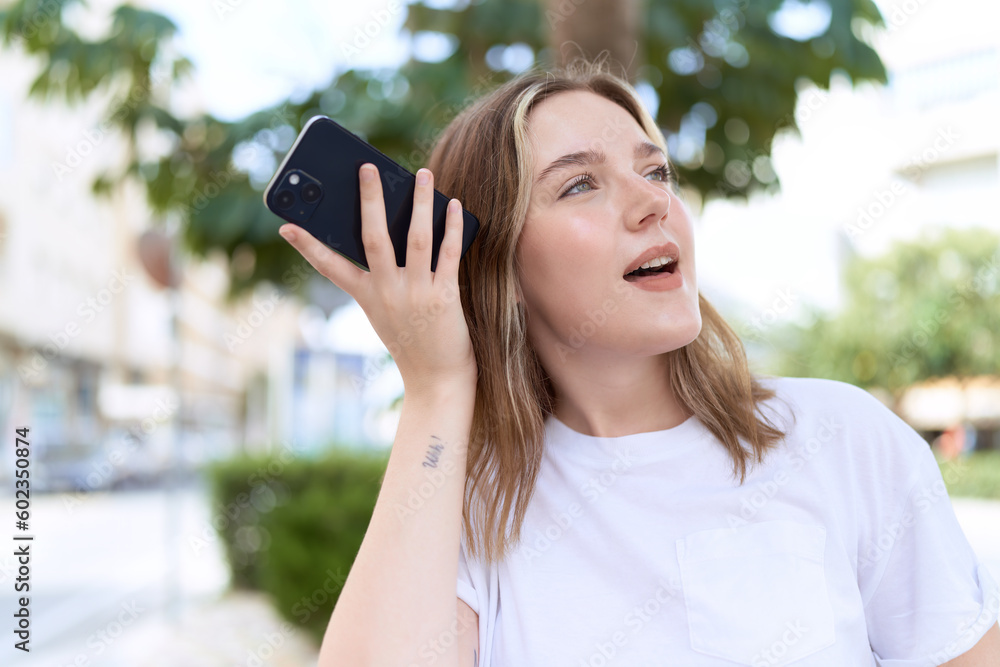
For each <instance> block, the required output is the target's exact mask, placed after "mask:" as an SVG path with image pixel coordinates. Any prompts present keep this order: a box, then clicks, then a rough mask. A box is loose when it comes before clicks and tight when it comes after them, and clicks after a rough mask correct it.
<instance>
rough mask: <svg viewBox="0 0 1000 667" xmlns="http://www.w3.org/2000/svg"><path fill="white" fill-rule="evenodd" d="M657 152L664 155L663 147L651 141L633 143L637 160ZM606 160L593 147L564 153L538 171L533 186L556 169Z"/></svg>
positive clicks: (606, 158)
mask: <svg viewBox="0 0 1000 667" xmlns="http://www.w3.org/2000/svg"><path fill="white" fill-rule="evenodd" d="M657 153H659V154H660V155H664V153H663V149H662V148H660V147H659V146H657V145H656V144H654V143H652V142H651V141H640V142H639V143H638V144H636V145H635V157H636V159H637V160H638V159H642V158H644V157H649V156H651V155H656V154H657ZM664 157H665V156H664ZM607 160H608V157H607V155H605V154H604V152H603V151H599V150H595V149H593V148H588V149H587V150H583V151H576V152H575V153H567V154H566V155H563V156H562V157H560V158H556V159H555V160H553V161H552V164H550V165H549V166H547V167H546V168H545V169H543V170H542V173H540V174H539V175H538V177H537V178H536V179H535V186H538V185H540V184H541V183H542V181H544V180H545V179H546V178H548V177H549V176H551V175H552V174H554V173H556V172H557V171H561V170H563V169H566V168H567V167H572V166H578V167H583V166H586V165H588V164H604V163H605V162H607Z"/></svg>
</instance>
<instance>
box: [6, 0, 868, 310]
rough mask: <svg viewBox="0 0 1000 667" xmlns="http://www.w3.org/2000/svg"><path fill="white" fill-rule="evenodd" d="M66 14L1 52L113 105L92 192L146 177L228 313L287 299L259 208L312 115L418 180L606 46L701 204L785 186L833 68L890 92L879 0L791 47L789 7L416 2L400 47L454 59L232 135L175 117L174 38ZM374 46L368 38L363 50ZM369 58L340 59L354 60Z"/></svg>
mask: <svg viewBox="0 0 1000 667" xmlns="http://www.w3.org/2000/svg"><path fill="white" fill-rule="evenodd" d="M73 1H74V0H17V1H16V2H14V3H13V4H12V5H11V6H10V7H9V8H8V9H5V10H2V11H0V34H2V35H3V40H4V42H3V43H4V44H5V45H6V46H8V47H10V46H12V45H15V44H17V45H20V47H21V48H23V49H24V51H25V52H27V53H28V54H31V55H33V56H35V57H37V58H38V60H39V61H40V63H41V71H40V73H39V75H38V77H37V79H36V80H35V82H34V84H33V85H32V87H31V91H30V95H31V97H33V98H36V99H42V100H45V99H51V98H55V99H61V100H63V101H67V102H75V101H78V100H80V99H83V98H86V97H88V96H90V95H92V94H94V93H95V92H98V91H112V92H114V91H116V90H117V91H118V92H119V96H118V97H116V98H115V99H114V101H113V102H112V104H111V105H110V107H109V109H108V114H107V116H108V119H109V120H108V125H109V127H117V128H119V130H120V131H122V132H123V133H124V135H125V136H126V138H127V141H128V142H129V146H130V156H129V159H128V163H127V165H126V167H125V168H124V169H123V170H122V171H121V172H120V173H107V174H104V175H102V176H101V177H100V178H98V179H97V181H96V182H95V183H94V191H95V193H105V194H106V193H108V192H109V191H111V189H112V188H113V187H114V185H115V184H117V183H120V182H122V181H123V180H124V179H128V178H138V179H140V180H141V181H142V182H143V183H144V184H145V186H146V192H147V195H148V201H149V204H150V206H151V208H152V210H153V211H154V213H155V214H156V215H157V216H165V215H180V216H181V222H182V225H183V230H184V240H185V244H186V245H187V247H188V249H189V250H191V251H192V252H193V253H194V254H195V255H197V256H205V255H207V254H208V253H209V252H211V251H213V250H217V249H218V250H222V251H224V252H225V254H226V256H227V257H228V258H230V260H231V262H232V267H231V274H232V280H231V292H230V296H231V297H236V296H238V295H240V294H242V293H243V292H244V291H245V290H247V289H248V288H251V287H252V286H253V285H254V284H256V283H257V282H259V281H262V280H268V281H270V282H272V283H274V284H276V285H280V284H281V283H282V281H281V277H282V275H283V274H284V273H285V272H286V271H287V268H288V267H289V266H290V265H291V264H292V263H293V262H295V261H296V259H297V254H296V253H295V250H294V249H293V248H291V247H290V246H288V244H287V243H284V242H283V241H282V240H281V239H280V238H279V237H278V235H277V228H278V226H279V225H278V220H277V219H276V218H275V217H274V216H273V214H271V213H270V212H269V211H267V210H266V209H265V208H264V206H263V205H262V204H261V196H260V193H261V190H262V189H263V187H264V185H265V184H266V181H267V178H268V177H269V176H270V173H271V172H272V171H273V169H274V168H275V166H276V165H277V162H278V161H279V160H280V158H281V157H282V156H283V154H284V152H285V151H286V150H287V149H288V147H289V146H290V144H291V141H292V139H294V137H295V135H296V134H297V133H298V132H299V130H300V129H301V127H302V125H303V124H304V122H305V121H306V120H308V118H310V117H311V116H313V115H316V114H325V115H328V116H330V117H332V118H334V119H336V120H337V121H338V122H340V123H341V124H342V125H344V126H346V127H348V128H350V129H351V130H352V131H353V132H355V133H356V134H358V135H360V136H362V137H363V138H365V139H367V140H368V141H369V142H370V143H372V144H373V145H374V146H376V147H378V148H379V149H380V150H382V151H383V152H384V153H386V154H387V155H389V156H390V157H392V158H393V159H395V160H396V161H397V162H399V163H400V164H402V165H403V166H404V167H407V168H409V169H410V170H411V171H414V170H416V169H417V168H418V167H420V166H422V164H423V163H424V162H425V161H426V158H427V157H428V155H429V152H430V149H431V146H432V143H433V139H434V137H435V136H436V135H437V133H438V132H440V130H441V129H442V128H443V127H444V125H445V124H446V123H447V122H448V121H449V120H450V119H451V118H452V117H453V116H454V115H455V114H456V113H457V112H458V111H459V110H460V109H461V108H462V107H463V106H464V105H465V104H466V103H468V102H469V101H471V99H473V98H475V97H478V96H480V95H482V94H483V93H485V92H487V91H489V90H490V89H492V88H494V87H495V86H497V85H499V84H500V83H502V82H504V81H506V80H507V79H508V78H510V77H511V76H513V75H514V74H516V73H517V72H520V71H522V70H523V69H525V68H526V67H527V66H529V65H531V64H533V63H538V64H539V65H540V66H541V67H551V66H552V65H554V64H556V63H558V62H562V61H563V60H564V59H565V58H568V57H572V56H573V55H586V56H590V57H593V56H596V55H597V53H596V52H595V50H596V51H597V52H599V51H600V50H602V48H607V49H608V51H609V53H610V54H611V58H612V61H613V62H615V63H618V64H619V65H620V67H621V69H620V70H619V71H625V72H626V73H627V75H628V76H629V78H630V80H632V81H633V83H636V84H637V85H640V86H642V87H643V89H644V90H648V91H652V92H653V94H654V95H655V97H656V98H657V99H658V100H659V102H658V103H657V108H656V113H655V116H656V119H657V122H658V123H659V124H660V126H661V127H663V128H664V130H665V134H666V135H667V136H668V138H669V141H670V143H671V146H670V148H671V153H672V155H673V159H674V162H675V163H676V166H677V167H678V168H679V171H680V175H681V180H682V182H683V183H684V184H685V185H687V186H690V187H692V188H694V189H696V190H697V191H699V192H700V193H701V194H702V195H703V196H715V197H744V196H746V195H747V193H748V192H750V191H752V190H754V189H774V188H776V187H778V183H777V180H776V177H775V176H774V173H773V171H772V170H771V168H770V163H769V153H770V146H771V141H772V139H773V137H774V135H775V133H776V132H777V131H779V130H781V129H782V128H786V127H787V128H791V129H794V128H795V116H794V109H795V101H796V85H797V84H798V83H799V82H800V81H801V80H809V81H812V82H813V83H815V84H817V85H818V86H820V87H823V88H825V87H827V86H828V85H829V80H830V76H831V74H832V73H833V72H834V71H835V70H837V71H842V72H844V73H845V74H847V75H849V76H851V77H853V78H854V79H855V80H873V81H884V80H885V70H884V68H883V66H882V63H881V61H880V60H879V58H878V56H877V54H876V53H875V52H874V50H873V49H872V48H871V47H870V46H869V45H868V44H867V43H866V42H865V41H863V40H862V39H860V38H859V37H858V35H857V34H856V33H857V31H858V26H859V25H869V26H877V25H881V24H882V17H881V15H880V14H879V12H878V9H877V8H876V7H875V5H874V4H873V3H872V2H871V0H811V1H810V2H807V3H805V4H803V3H800V2H798V1H797V0H788V3H791V5H794V6H795V7H798V8H799V9H801V8H802V7H804V6H806V5H808V7H811V8H813V9H814V10H816V11H819V12H820V14H823V12H824V11H826V12H828V19H829V20H828V24H827V25H826V26H825V28H822V29H821V30H819V31H818V34H815V35H810V36H808V37H804V36H798V38H792V37H789V36H785V35H783V34H779V32H778V31H777V30H776V28H775V27H774V26H775V25H777V24H776V21H775V17H776V16H778V14H777V12H778V10H779V8H781V7H783V6H784V5H786V4H788V3H786V0H755V1H754V2H752V3H751V2H749V0H648V2H641V0H627V2H611V1H608V0H588V1H587V2H583V1H582V0H558V1H557V0H546V1H545V2H543V0H506V1H504V2H498V1H495V0H492V1H491V0H487V1H485V2H479V3H475V4H467V5H463V6H461V7H459V8H456V9H436V8H431V7H428V6H426V5H424V4H422V3H419V2H418V3H415V4H412V5H409V6H408V7H406V9H405V11H407V18H406V23H405V32H406V33H408V34H409V35H412V36H414V37H415V38H425V37H428V36H431V37H436V38H438V39H439V41H440V40H445V42H446V43H447V44H449V45H450V49H451V53H450V54H448V55H447V56H446V57H444V58H440V59H437V60H436V61H434V62H429V61H426V60H421V58H422V57H424V56H422V54H420V53H414V54H413V56H412V57H411V58H410V60H409V61H408V62H406V63H405V64H404V65H403V66H401V67H400V68H399V69H398V70H389V71H387V70H362V69H357V68H355V69H350V70H348V71H345V72H343V73H341V74H339V75H338V76H337V77H336V78H335V79H334V80H333V81H332V82H331V83H330V84H329V86H327V87H326V88H325V89H323V90H317V91H314V92H313V93H312V94H311V95H310V96H309V97H308V98H307V99H306V100H304V101H302V102H298V103H295V102H291V101H286V102H284V103H282V104H279V105H276V106H275V107H274V108H271V109H265V110H261V111H260V112H257V113H254V114H251V115H250V116H248V117H246V118H244V119H242V120H239V121H236V122H225V121H222V120H219V119H217V118H215V117H213V116H212V115H210V114H202V115H200V116H198V117H195V118H181V117H178V116H177V115H176V114H175V113H173V112H172V111H171V109H170V89H171V87H172V86H173V85H174V84H175V83H176V82H177V81H179V80H180V79H181V78H183V77H184V76H186V75H187V74H189V72H190V63H189V62H188V61H187V60H186V59H184V58H183V57H172V56H170V55H169V54H170V53H171V50H170V48H169V47H170V40H171V39H172V37H173V35H174V33H175V32H176V27H175V26H174V24H173V23H172V22H171V21H170V20H169V19H167V18H166V17H164V16H162V15H159V14H156V13H154V12H148V11H143V10H139V9H136V8H133V7H130V6H128V5H122V6H120V7H118V8H116V9H115V10H114V12H113V19H114V20H113V24H112V28H111V31H110V33H109V35H108V36H107V37H106V38H104V39H101V40H96V41H93V40H88V39H86V38H84V37H81V36H80V35H79V34H77V33H76V32H75V31H74V30H72V29H71V28H69V27H68V26H67V25H66V24H65V23H64V22H63V10H64V9H65V8H66V7H67V6H68V5H70V4H71V3H72V2H73ZM793 8H794V7H793ZM608 26H618V27H620V29H619V28H616V29H615V30H613V31H612V30H609V29H608ZM363 39H365V34H364V33H363V32H360V31H359V32H358V33H357V39H356V40H355V41H356V42H357V41H358V40H363ZM566 39H568V40H571V41H572V43H571V44H564V42H563V40H566ZM602 45H603V46H602ZM629 47H631V48H632V51H633V52H632V53H628V49H629ZM359 48H361V47H360V46H359V45H358V44H344V45H342V50H343V51H344V52H345V55H350V52H351V50H352V49H353V50H357V49H359ZM346 100H351V103H350V104H347V103H346ZM147 126H148V127H152V128H157V129H158V130H159V131H160V134H161V135H163V134H165V135H166V136H168V137H169V138H170V139H171V148H170V149H169V150H168V151H166V153H163V154H160V155H157V156H154V157H152V158H149V157H142V156H145V155H147V151H146V150H140V149H141V148H143V147H141V146H139V145H138V143H139V141H140V139H139V137H140V136H142V134H141V133H140V132H139V129H140V128H142V127H147ZM234 158H237V161H236V162H235V163H234ZM234 164H236V165H239V166H234ZM248 259H249V260H250V261H246V260H248Z"/></svg>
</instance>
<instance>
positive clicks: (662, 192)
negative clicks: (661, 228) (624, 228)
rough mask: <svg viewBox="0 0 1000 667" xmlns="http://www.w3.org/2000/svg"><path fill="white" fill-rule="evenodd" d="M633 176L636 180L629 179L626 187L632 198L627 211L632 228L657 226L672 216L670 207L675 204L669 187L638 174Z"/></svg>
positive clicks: (635, 173)
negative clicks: (648, 225)
mask: <svg viewBox="0 0 1000 667" xmlns="http://www.w3.org/2000/svg"><path fill="white" fill-rule="evenodd" d="M633 174H634V175H635V176H634V178H632V177H629V178H628V180H627V183H626V184H625V185H624V188H625V189H626V190H627V191H628V193H629V194H630V196H631V202H630V206H629V207H628V211H627V215H628V224H629V225H630V226H641V225H646V224H656V223H657V222H659V221H660V220H663V219H665V218H666V217H667V216H668V215H669V214H670V206H671V204H672V203H673V195H671V194H670V191H669V185H667V184H666V183H662V182H659V181H657V182H652V181H650V180H649V179H648V178H646V177H645V176H643V175H642V174H640V173H637V172H633Z"/></svg>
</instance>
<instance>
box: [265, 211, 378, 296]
mask: <svg viewBox="0 0 1000 667" xmlns="http://www.w3.org/2000/svg"><path fill="white" fill-rule="evenodd" d="M278 233H279V234H281V237H282V238H283V239H285V240H286V241H288V243H289V244H290V245H291V246H292V247H293V248H295V249H296V250H298V251H299V254H301V255H302V256H303V257H304V258H305V260H306V261H307V262H309V264H310V265H312V267H313V268H314V269H316V270H317V271H319V273H320V275H322V276H325V277H326V278H328V279H329V280H330V281H331V282H332V283H333V284H335V285H336V286H337V287H339V288H340V289H342V290H344V291H345V292H347V293H348V294H350V295H351V296H352V297H353V296H355V295H356V294H358V292H359V288H360V286H361V281H362V280H364V279H365V276H366V275H368V274H367V273H366V272H365V271H364V270H363V269H360V268H358V267H356V266H355V265H354V264H352V263H351V262H350V261H349V260H348V259H346V258H345V257H342V256H341V255H338V254H337V253H335V252H334V251H332V250H330V248H328V247H327V246H326V245H325V244H324V243H323V242H322V241H320V240H319V239H317V238H316V237H315V236H313V235H312V234H310V233H309V232H307V231H306V230H305V229H303V228H301V227H299V226H298V225H293V224H284V225H282V226H281V227H279V228H278Z"/></svg>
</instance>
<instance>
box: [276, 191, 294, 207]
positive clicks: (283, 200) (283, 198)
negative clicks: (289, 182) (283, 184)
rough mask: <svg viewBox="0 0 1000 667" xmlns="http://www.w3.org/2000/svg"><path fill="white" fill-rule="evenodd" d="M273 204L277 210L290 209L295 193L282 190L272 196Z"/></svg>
mask: <svg viewBox="0 0 1000 667" xmlns="http://www.w3.org/2000/svg"><path fill="white" fill-rule="evenodd" d="M274 203H275V205H276V206H277V207H278V208H282V209H284V208H291V207H292V204H294V203H295V193H293V192H292V191H291V190H282V191H281V192H279V193H278V194H276V195H275V196H274Z"/></svg>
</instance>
